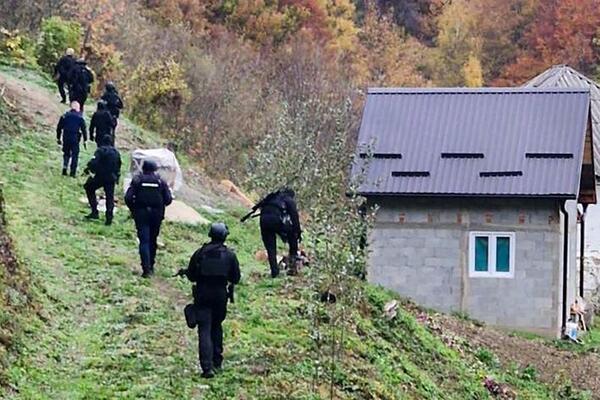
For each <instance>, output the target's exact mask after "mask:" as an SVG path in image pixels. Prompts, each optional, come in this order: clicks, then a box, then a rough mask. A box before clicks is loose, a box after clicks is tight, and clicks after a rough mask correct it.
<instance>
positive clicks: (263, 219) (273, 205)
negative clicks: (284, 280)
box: [260, 188, 302, 278]
mask: <svg viewBox="0 0 600 400" xmlns="http://www.w3.org/2000/svg"><path fill="white" fill-rule="evenodd" d="M295 197H296V194H295V192H294V191H293V190H292V189H289V188H284V189H281V190H279V191H277V192H274V193H273V194H271V195H269V196H267V197H266V198H265V200H264V203H263V204H262V205H261V206H260V234H261V236H262V240H263V243H264V245H265V249H266V250H267V255H268V258H269V266H270V268H271V277H273V278H276V277H277V276H278V275H279V267H278V266H277V235H279V237H281V239H282V240H284V241H287V243H288V245H289V249H290V251H289V260H288V264H289V266H290V270H289V271H290V273H291V274H294V273H295V264H296V257H297V255H298V241H300V240H302V230H301V228H300V218H299V217H298V208H297V206H296V200H295Z"/></svg>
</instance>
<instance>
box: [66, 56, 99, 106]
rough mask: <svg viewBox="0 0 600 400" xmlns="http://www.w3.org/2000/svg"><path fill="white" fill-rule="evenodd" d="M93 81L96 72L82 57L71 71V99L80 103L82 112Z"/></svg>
mask: <svg viewBox="0 0 600 400" xmlns="http://www.w3.org/2000/svg"><path fill="white" fill-rule="evenodd" d="M93 82H94V74H93V73H92V70H91V69H90V68H89V67H88V66H87V63H86V62H85V59H83V58H80V59H79V60H77V62H75V65H74V66H73V68H72V69H71V72H70V73H69V97H70V99H71V101H76V102H78V103H79V106H80V108H81V113H83V108H84V106H85V102H86V100H87V98H88V95H89V94H90V90H91V88H92V83H93Z"/></svg>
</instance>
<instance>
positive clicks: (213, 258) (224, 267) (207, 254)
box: [197, 245, 229, 280]
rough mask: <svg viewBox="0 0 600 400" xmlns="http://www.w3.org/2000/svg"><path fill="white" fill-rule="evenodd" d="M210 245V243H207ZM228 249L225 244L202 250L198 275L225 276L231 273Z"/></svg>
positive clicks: (209, 276)
mask: <svg viewBox="0 0 600 400" xmlns="http://www.w3.org/2000/svg"><path fill="white" fill-rule="evenodd" d="M207 246H209V245H207ZM227 256H228V251H227V248H226V247H224V246H219V247H212V246H210V247H208V248H205V249H203V250H201V254H200V259H199V261H198V265H197V268H198V269H197V271H198V275H199V276H201V277H206V278H211V277H212V278H223V279H224V280H227V276H228V275H229V262H228V259H227Z"/></svg>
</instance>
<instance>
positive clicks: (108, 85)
mask: <svg viewBox="0 0 600 400" xmlns="http://www.w3.org/2000/svg"><path fill="white" fill-rule="evenodd" d="M105 88H106V90H108V91H109V92H110V91H113V90H115V89H116V87H115V84H114V83H113V82H112V81H108V82H106V85H105Z"/></svg>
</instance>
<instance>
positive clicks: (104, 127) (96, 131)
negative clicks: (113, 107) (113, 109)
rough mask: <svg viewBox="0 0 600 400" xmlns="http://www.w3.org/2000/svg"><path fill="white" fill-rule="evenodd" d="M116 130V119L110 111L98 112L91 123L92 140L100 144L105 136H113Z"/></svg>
mask: <svg viewBox="0 0 600 400" xmlns="http://www.w3.org/2000/svg"><path fill="white" fill-rule="evenodd" d="M114 129H115V119H114V118H113V116H112V115H111V113H110V112H109V111H108V110H98V111H96V112H95V113H94V115H93V116H92V120H91V121H90V140H94V138H95V140H96V143H100V139H102V137H103V136H105V135H112V134H113V132H114Z"/></svg>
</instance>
